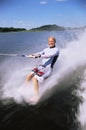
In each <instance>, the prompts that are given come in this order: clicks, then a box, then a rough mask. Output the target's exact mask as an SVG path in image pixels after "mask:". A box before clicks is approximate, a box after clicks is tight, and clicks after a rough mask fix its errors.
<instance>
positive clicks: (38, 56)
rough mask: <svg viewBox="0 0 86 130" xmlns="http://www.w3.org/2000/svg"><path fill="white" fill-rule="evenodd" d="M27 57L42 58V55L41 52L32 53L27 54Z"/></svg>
mask: <svg viewBox="0 0 86 130" xmlns="http://www.w3.org/2000/svg"><path fill="white" fill-rule="evenodd" d="M27 57H29V58H40V57H41V55H40V54H30V55H27Z"/></svg>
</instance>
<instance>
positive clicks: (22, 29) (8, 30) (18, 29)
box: [0, 27, 26, 32]
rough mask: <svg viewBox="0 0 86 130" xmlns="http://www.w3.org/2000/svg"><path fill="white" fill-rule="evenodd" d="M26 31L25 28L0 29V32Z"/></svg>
mask: <svg viewBox="0 0 86 130" xmlns="http://www.w3.org/2000/svg"><path fill="white" fill-rule="evenodd" d="M18 31H26V29H25V28H13V27H0V32H18Z"/></svg>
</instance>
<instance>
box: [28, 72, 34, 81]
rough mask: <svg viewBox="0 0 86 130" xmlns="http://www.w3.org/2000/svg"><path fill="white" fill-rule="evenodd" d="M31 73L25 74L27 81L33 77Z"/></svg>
mask: <svg viewBox="0 0 86 130" xmlns="http://www.w3.org/2000/svg"><path fill="white" fill-rule="evenodd" d="M33 76H34V75H33V74H31V73H30V74H28V75H27V76H26V81H29V80H31V79H32V78H33Z"/></svg>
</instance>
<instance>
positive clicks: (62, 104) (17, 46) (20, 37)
mask: <svg viewBox="0 0 86 130" xmlns="http://www.w3.org/2000/svg"><path fill="white" fill-rule="evenodd" d="M49 36H54V37H55V38H56V41H57V43H56V46H57V47H58V48H59V50H60V56H59V58H58V61H57V62H56V64H55V67H54V70H53V73H52V76H51V77H49V78H48V79H46V80H45V82H44V83H42V84H41V83H40V99H39V101H38V102H37V103H36V104H31V103H30V102H29V99H30V97H31V96H33V84H32V82H31V84H30V85H29V86H28V87H26V85H25V78H26V75H27V74H28V73H29V72H30V71H31V70H32V68H33V67H34V66H36V65H37V64H38V63H40V60H41V59H30V58H25V57H17V56H16V57H12V56H0V129H1V130H5V129H6V130H7V129H9V130H12V129H16V130H17V129H18V130H19V129H21V130H34V129H38V130H57V129H58V130H78V129H82V130H85V129H86V127H85V126H86V116H83V115H86V112H85V109H86V95H85V91H86V90H85V87H86V31H79V30H78V31H75V30H74V31H56V32H55V31H52V32H47V31H45V32H13V33H0V54H2V53H3V54H30V53H35V52H39V51H41V50H42V49H44V48H46V47H48V43H47V39H48V37H49Z"/></svg>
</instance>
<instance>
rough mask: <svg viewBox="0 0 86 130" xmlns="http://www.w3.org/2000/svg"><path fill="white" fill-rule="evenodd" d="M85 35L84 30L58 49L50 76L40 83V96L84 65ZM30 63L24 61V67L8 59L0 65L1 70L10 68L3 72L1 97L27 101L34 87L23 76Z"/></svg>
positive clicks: (29, 69) (85, 63) (27, 71)
mask: <svg viewBox="0 0 86 130" xmlns="http://www.w3.org/2000/svg"><path fill="white" fill-rule="evenodd" d="M85 35H86V32H84V33H83V34H82V35H79V38H78V40H75V41H72V42H70V43H67V46H66V47H65V48H63V49H61V50H60V56H59V58H58V61H57V63H56V64H55V67H54V70H53V73H52V76H50V77H49V78H48V79H46V80H45V82H44V83H42V84H40V97H41V96H42V95H43V94H44V93H45V92H46V91H48V90H49V89H51V88H52V87H53V86H54V85H58V84H59V81H60V80H61V79H64V77H65V76H66V75H68V74H69V73H71V72H72V71H73V70H75V69H76V68H77V67H78V66H84V65H86V43H85V41H86V36H85ZM33 62H34V61H32V63H33ZM32 63H30V64H31V65H30V64H29V65H27V63H24V66H23V67H24V68H25V69H24V68H23V67H22V66H21V63H20V62H19V61H17V62H14V63H12V60H11V61H10V60H8V61H5V63H4V64H2V65H1V68H0V69H1V70H3V69H4V68H5V67H7V66H9V65H10V69H9V68H8V67H7V69H6V70H5V74H4V73H3V78H4V81H3V82H2V89H1V91H2V99H7V98H8V99H9V98H13V99H14V100H15V101H16V102H19V103H21V102H22V101H23V100H24V101H26V102H29V99H30V98H31V97H32V96H33V95H34V92H33V91H34V88H33V84H32V82H31V83H30V84H29V85H28V87H27V86H26V84H25V77H26V75H27V74H28V73H29V72H30V71H31V69H32V67H33V66H32ZM12 67H13V68H12ZM47 96H48V95H47Z"/></svg>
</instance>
